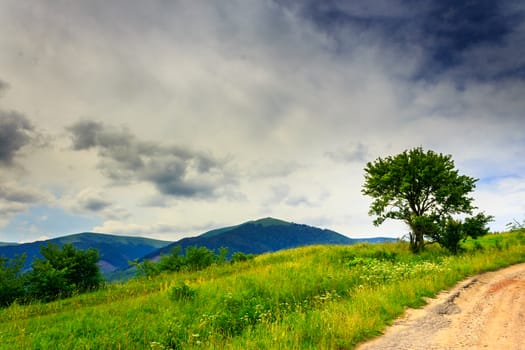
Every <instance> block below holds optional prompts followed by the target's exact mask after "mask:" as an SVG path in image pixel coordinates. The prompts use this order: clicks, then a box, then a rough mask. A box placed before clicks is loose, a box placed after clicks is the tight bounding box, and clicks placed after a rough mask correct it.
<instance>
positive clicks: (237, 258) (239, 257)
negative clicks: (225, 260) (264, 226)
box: [230, 252, 255, 264]
mask: <svg viewBox="0 0 525 350" xmlns="http://www.w3.org/2000/svg"><path fill="white" fill-rule="evenodd" d="M253 258H255V254H245V253H243V252H235V253H233V254H232V258H231V260H230V262H231V263H232V264H234V263H236V262H242V261H247V260H251V259H253Z"/></svg>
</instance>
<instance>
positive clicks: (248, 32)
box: [0, 0, 525, 242]
mask: <svg viewBox="0 0 525 350" xmlns="http://www.w3.org/2000/svg"><path fill="white" fill-rule="evenodd" d="M0 23H2V30H1V31H0V241H17V242H21V241H31V240H35V239H39V238H42V237H56V236H63V235H66V234H70V233H75V232H83V231H96V232H106V233H114V234H123V235H141V236H147V237H154V238H160V239H166V240H176V239H179V238H181V237H183V236H190V235H196V234H199V233H202V232H204V231H206V230H209V229H213V228H217V227H221V226H225V225H234V224H238V223H241V222H244V221H248V220H253V219H257V218H261V217H267V216H273V217H277V218H281V219H284V220H288V221H293V222H298V223H304V224H310V225H315V226H319V227H323V228H330V229H333V230H336V231H339V232H341V233H343V234H346V235H348V236H351V237H364V236H377V235H386V236H391V237H399V236H401V235H403V234H405V233H406V231H407V230H406V228H405V227H404V225H403V224H401V223H385V224H384V225H382V226H380V227H374V226H373V225H372V218H371V217H369V216H368V206H369V204H370V202H371V199H369V198H366V197H364V196H363V195H362V194H361V187H362V185H363V179H364V173H363V168H364V166H365V164H366V162H368V161H373V160H374V159H376V158H377V157H380V156H381V157H384V156H388V155H393V154H397V153H399V152H401V151H403V150H405V149H408V148H412V147H418V146H422V147H423V148H425V149H432V150H434V151H436V152H440V153H445V154H451V155H452V157H453V159H454V161H455V164H456V167H457V168H458V169H459V171H460V173H462V174H466V175H469V176H473V177H476V178H478V179H479V181H478V182H477V188H476V191H475V192H474V197H475V205H476V206H478V207H479V210H481V211H485V212H486V213H487V214H492V215H494V216H495V219H496V220H495V221H494V222H493V223H492V229H493V230H503V229H504V228H505V224H506V223H508V222H509V221H511V220H512V219H517V220H519V221H521V220H523V219H524V218H525V175H524V174H525V156H524V155H525V97H524V96H525V3H524V2H523V1H511V0H509V1H492V0H479V1H456V0H423V1H414V0H373V1H372V0H368V1H358V0H348V1H338V0H330V1H328V0H327V1H315V0H305V1H298V0H297V1H296V0H225V1H212V0H210V1H190V0H188V1H164V0H150V1H141V0H112V1H106V0H94V1H68V0H62V1H56V0H49V1H45V0H41V1H19V0H0Z"/></svg>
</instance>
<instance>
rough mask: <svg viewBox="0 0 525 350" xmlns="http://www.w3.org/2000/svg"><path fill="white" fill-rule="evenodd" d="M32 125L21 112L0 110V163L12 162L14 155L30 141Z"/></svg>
mask: <svg viewBox="0 0 525 350" xmlns="http://www.w3.org/2000/svg"><path fill="white" fill-rule="evenodd" d="M33 131H34V127H33V125H32V124H31V122H30V121H29V120H28V119H27V118H26V117H25V116H23V115H22V114H20V113H18V112H15V111H3V110H0V165H5V166H9V165H12V164H13V160H14V157H15V155H16V153H17V152H18V151H20V150H21V149H22V148H23V147H24V146H26V145H28V144H30V143H31V140H32V136H33Z"/></svg>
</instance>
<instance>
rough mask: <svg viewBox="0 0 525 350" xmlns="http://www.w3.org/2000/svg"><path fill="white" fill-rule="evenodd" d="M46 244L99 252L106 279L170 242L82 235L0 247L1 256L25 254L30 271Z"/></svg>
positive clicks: (106, 235)
mask: <svg viewBox="0 0 525 350" xmlns="http://www.w3.org/2000/svg"><path fill="white" fill-rule="evenodd" d="M49 243H54V244H57V245H59V246H62V245H64V244H68V243H69V244H73V246H74V247H75V248H77V249H83V250H85V249H88V248H95V249H98V252H99V254H100V256H101V259H100V261H99V266H100V269H101V271H102V273H103V274H104V275H106V277H107V276H109V275H110V274H111V273H112V272H114V271H117V270H125V269H127V268H128V267H129V265H128V262H129V261H131V260H134V259H138V258H141V257H143V256H144V255H147V254H149V253H151V252H153V251H156V250H157V249H159V248H161V247H163V246H165V245H167V244H170V243H171V242H168V241H160V240H156V239H149V238H143V237H126V236H116V235H110V234H102V233H93V232H84V233H77V234H73V235H69V236H64V237H58V238H53V239H49V240H46V241H37V242H31V243H21V244H15V245H4V246H2V245H0V256H5V257H7V258H12V257H14V256H15V255H21V254H22V253H25V254H26V255H27V259H26V264H25V268H30V266H31V262H32V261H33V259H34V258H35V257H39V258H41V255H40V246H42V245H47V244H49Z"/></svg>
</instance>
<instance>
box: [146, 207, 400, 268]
mask: <svg viewBox="0 0 525 350" xmlns="http://www.w3.org/2000/svg"><path fill="white" fill-rule="evenodd" d="M389 240H394V239H390V238H386V237H375V238H363V239H360V238H350V237H347V236H345V235H342V234H340V233H338V232H335V231H333V230H329V229H321V228H317V227H314V226H309V225H305V224H297V223H293V222H287V221H284V220H280V219H275V218H272V217H266V218H262V219H258V220H251V221H247V222H244V223H242V224H239V225H234V226H227V227H223V228H219V229H215V230H211V231H208V232H205V233H203V234H201V235H199V236H195V237H186V238H183V239H180V240H178V241H176V242H173V243H170V244H169V245H167V246H165V247H162V248H159V249H158V250H157V251H155V252H152V253H150V254H148V255H146V256H144V259H153V260H154V259H157V258H159V257H160V256H161V255H163V254H169V253H170V252H171V250H172V249H173V248H174V247H175V246H180V247H181V248H182V252H184V251H185V249H187V248H188V247H191V246H204V247H206V248H208V249H210V250H218V249H219V248H221V247H226V248H228V250H229V255H231V254H233V253H235V252H242V253H245V254H262V253H266V252H274V251H277V250H282V249H289V248H295V247H300V246H306V245H313V244H355V243H360V242H384V241H389Z"/></svg>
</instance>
